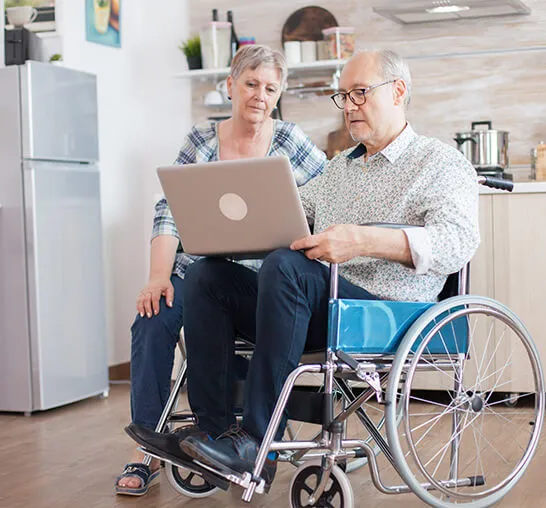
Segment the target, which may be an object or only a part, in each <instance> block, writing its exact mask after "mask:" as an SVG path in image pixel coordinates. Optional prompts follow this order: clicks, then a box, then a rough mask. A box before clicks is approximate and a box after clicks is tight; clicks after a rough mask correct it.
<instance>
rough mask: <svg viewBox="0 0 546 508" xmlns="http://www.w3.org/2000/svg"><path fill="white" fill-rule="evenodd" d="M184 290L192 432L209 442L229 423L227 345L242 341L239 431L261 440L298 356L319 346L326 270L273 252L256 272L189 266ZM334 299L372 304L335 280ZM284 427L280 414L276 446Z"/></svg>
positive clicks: (324, 322)
mask: <svg viewBox="0 0 546 508" xmlns="http://www.w3.org/2000/svg"><path fill="white" fill-rule="evenodd" d="M184 284H185V286H184V336H185V340H186V350H187V355H188V396H189V402H190V406H191V408H192V410H193V412H194V413H195V414H196V415H197V417H198V420H199V426H200V427H201V428H202V430H205V431H207V432H209V433H210V434H211V435H213V436H216V435H218V434H220V433H222V432H224V431H225V430H226V429H228V428H229V427H230V426H231V425H232V424H234V423H235V418H234V416H233V408H232V389H233V384H234V380H235V360H234V358H235V356H234V342H235V337H236V336H241V337H244V338H246V339H248V340H250V341H251V342H253V343H254V344H255V350H254V353H253V356H252V360H251V362H250V368H249V371H248V376H247V379H246V383H245V401H244V410H243V427H244V428H245V429H246V430H247V431H248V432H249V433H250V434H251V435H252V436H254V437H255V438H257V439H258V440H261V439H262V438H263V436H264V435H265V432H266V429H267V426H268V424H269V421H270V419H271V416H272V414H273V410H274V407H275V404H276V401H277V398H278V396H279V394H280V392H281V389H282V387H283V384H284V382H285V380H286V378H287V377H288V375H289V374H290V372H291V371H292V370H294V369H295V368H296V367H297V366H298V363H299V360H300V358H301V356H302V353H303V352H304V351H317V350H324V349H325V347H326V337H327V328H328V297H329V293H328V291H329V270H328V267H327V266H325V265H324V264H322V263H319V262H317V261H310V260H309V259H307V258H306V257H305V256H304V255H303V254H302V253H300V252H294V251H290V250H288V249H279V250H277V251H274V252H272V253H271V254H269V255H268V256H267V257H266V258H265V259H264V263H263V265H262V268H261V269H260V271H259V273H256V272H253V271H252V270H249V269H247V268H245V267H243V266H241V265H239V264H236V263H233V262H230V261H226V260H224V259H215V258H204V259H201V260H199V261H196V262H195V263H193V264H192V265H190V267H189V268H188V270H187V272H186V277H185V280H184ZM339 297H340V298H354V299H368V300H369V299H376V297H374V296H373V295H371V294H370V293H368V292H367V291H365V290H364V289H362V288H360V287H358V286H355V285H353V284H351V283H350V282H348V281H347V280H345V279H343V278H341V277H340V279H339ZM285 423H286V415H285V417H284V418H283V423H282V425H281V426H280V428H279V430H278V432H277V435H276V439H277V440H280V439H281V438H282V434H283V432H284V426H285Z"/></svg>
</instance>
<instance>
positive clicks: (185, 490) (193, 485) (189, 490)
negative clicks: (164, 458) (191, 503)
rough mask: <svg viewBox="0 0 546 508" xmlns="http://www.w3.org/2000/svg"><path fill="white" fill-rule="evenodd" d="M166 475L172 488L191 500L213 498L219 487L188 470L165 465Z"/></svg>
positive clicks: (168, 464)
mask: <svg viewBox="0 0 546 508" xmlns="http://www.w3.org/2000/svg"><path fill="white" fill-rule="evenodd" d="M165 473H166V475H167V479H168V480H169V483H170V484H171V486H172V487H173V488H174V489H175V490H176V491H177V492H179V493H180V494H183V495H184V496H186V497H191V498H194V499H195V498H201V497H208V496H212V494H214V493H215V492H216V491H218V490H220V489H219V488H218V487H215V486H214V485H212V484H210V483H209V482H207V481H206V480H204V479H203V478H202V477H201V476H200V475H198V474H197V473H194V472H192V471H188V470H187V469H184V468H181V467H178V466H175V465H173V464H170V463H168V462H167V463H165Z"/></svg>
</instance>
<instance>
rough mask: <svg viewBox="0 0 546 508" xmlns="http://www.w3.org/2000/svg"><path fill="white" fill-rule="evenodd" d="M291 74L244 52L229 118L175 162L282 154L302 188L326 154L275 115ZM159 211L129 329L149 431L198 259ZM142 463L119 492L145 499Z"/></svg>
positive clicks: (200, 135) (137, 395) (201, 134)
mask: <svg viewBox="0 0 546 508" xmlns="http://www.w3.org/2000/svg"><path fill="white" fill-rule="evenodd" d="M286 76H287V68H286V63H285V60H284V57H283V55H282V54H281V53H279V52H278V51H273V50H271V49H269V48H267V47H266V46H260V45H251V46H245V47H243V48H241V49H240V50H239V51H238V52H237V54H236V55H235V57H234V58H233V62H232V65H231V74H230V75H229V76H228V78H227V90H228V94H229V96H230V97H231V101H232V115H231V118H229V119H227V120H225V121H222V122H220V123H214V122H207V123H204V124H200V125H196V126H194V127H193V128H192V129H191V131H190V133H189V134H188V136H187V137H186V139H185V141H184V144H183V146H182V149H181V150H180V153H179V155H178V158H177V160H176V163H177V164H190V163H195V162H207V161H215V160H228V159H240V158H245V157H264V156H270V155H285V156H287V157H288V158H289V159H290V162H291V165H292V168H293V171H294V178H295V180H296V182H297V184H298V185H303V184H304V183H306V182H307V181H308V180H310V179H311V178H313V177H314V176H316V175H318V174H320V173H321V172H322V171H323V169H324V166H325V163H326V156H325V155H324V153H322V152H321V151H320V150H319V149H318V148H317V147H316V146H315V145H314V144H313V143H312V142H311V141H310V140H309V138H308V137H307V136H306V135H305V134H304V133H303V132H302V131H301V129H300V128H299V127H297V126H296V125H295V124H292V123H287V122H283V121H280V120H273V119H272V118H271V112H272V111H273V109H274V108H275V106H276V104H277V101H278V100H279V97H280V95H281V92H282V90H283V88H284V86H285V84H286ZM155 210H156V213H155V218H154V226H153V233H152V244H151V262H150V277H149V280H148V283H147V284H146V286H145V287H144V289H143V290H142V291H141V292H140V295H139V296H138V299H137V311H138V315H137V317H136V319H135V322H134V324H133V326H132V328H131V333H132V353H131V413H132V421H133V422H134V423H136V424H138V425H140V426H144V427H146V428H149V429H154V428H155V426H156V424H157V422H158V420H159V417H160V416H161V413H162V411H163V407H164V405H165V403H166V401H167V398H168V396H169V390H170V377H171V370H172V367H173V358H174V349H175V347H176V343H177V341H178V338H179V333H180V329H181V328H182V308H183V288H184V272H185V270H186V268H187V266H188V265H189V264H190V263H192V262H193V260H194V258H192V257H191V256H189V255H186V254H184V253H182V252H181V249H180V248H179V247H180V238H179V236H178V232H177V230H176V226H175V224H174V221H173V218H172V216H171V213H170V211H169V207H168V205H167V202H166V200H165V199H161V200H160V201H159V202H158V203H157V205H156V207H155ZM241 263H242V264H245V265H246V266H247V267H248V268H251V269H257V268H258V266H259V262H257V261H241ZM189 382H191V380H190V381H189ZM206 430H208V429H206ZM142 460H143V455H142V453H141V452H139V451H137V450H135V451H134V453H133V456H132V458H131V461H130V462H129V464H127V465H126V467H125V470H124V471H123V473H122V474H121V475H120V476H119V477H118V479H117V481H116V485H115V490H116V492H117V493H118V494H130V495H142V494H145V493H146V492H147V490H148V487H149V486H150V484H151V482H152V481H153V480H154V479H156V478H157V476H158V474H159V464H158V461H152V463H151V464H150V466H147V465H144V464H142Z"/></svg>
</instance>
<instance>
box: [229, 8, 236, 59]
mask: <svg viewBox="0 0 546 508" xmlns="http://www.w3.org/2000/svg"><path fill="white" fill-rule="evenodd" d="M227 20H228V22H229V23H231V40H230V46H231V58H232V59H233V57H234V56H235V53H237V50H238V49H239V39H238V38H237V33H236V32H235V25H234V24H233V11H227Z"/></svg>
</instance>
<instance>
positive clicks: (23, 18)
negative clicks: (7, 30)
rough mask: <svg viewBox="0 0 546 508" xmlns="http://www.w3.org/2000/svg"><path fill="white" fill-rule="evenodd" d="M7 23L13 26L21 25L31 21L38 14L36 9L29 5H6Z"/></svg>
mask: <svg viewBox="0 0 546 508" xmlns="http://www.w3.org/2000/svg"><path fill="white" fill-rule="evenodd" d="M6 14H7V17H8V23H9V24H10V25H13V26H23V25H26V24H27V23H32V22H33V21H34V20H35V19H36V17H37V16H38V11H37V10H36V9H35V8H34V7H31V6H30V5H21V6H20V7H8V8H7V9H6Z"/></svg>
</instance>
